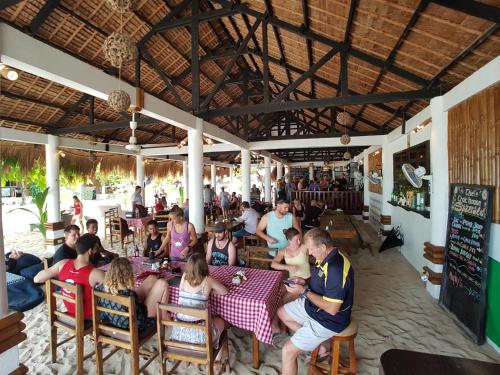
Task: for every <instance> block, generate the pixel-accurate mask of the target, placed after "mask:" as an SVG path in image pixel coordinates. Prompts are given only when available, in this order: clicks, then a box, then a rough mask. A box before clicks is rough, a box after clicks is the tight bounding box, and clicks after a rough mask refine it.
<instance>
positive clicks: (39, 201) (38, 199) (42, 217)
mask: <svg viewBox="0 0 500 375" xmlns="http://www.w3.org/2000/svg"><path fill="white" fill-rule="evenodd" d="M48 193H49V188H48V187H46V188H45V189H44V190H43V191H39V192H38V193H36V194H35V195H34V196H33V203H35V205H36V208H37V210H38V214H36V213H34V212H33V211H31V210H29V209H27V208H25V207H18V208H14V209H13V210H11V211H9V213H10V212H12V211H15V210H23V211H26V212H29V213H31V214H33V215H35V217H36V218H37V219H38V221H39V222H38V223H36V224H35V226H36V227H37V228H38V230H39V231H40V233H41V234H42V236H43V237H45V236H46V235H47V229H46V228H45V224H46V223H47V203H46V200H47V194H48Z"/></svg>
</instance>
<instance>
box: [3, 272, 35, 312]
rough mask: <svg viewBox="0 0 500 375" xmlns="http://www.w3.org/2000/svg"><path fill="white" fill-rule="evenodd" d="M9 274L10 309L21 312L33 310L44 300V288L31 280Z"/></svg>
mask: <svg viewBox="0 0 500 375" xmlns="http://www.w3.org/2000/svg"><path fill="white" fill-rule="evenodd" d="M6 274H7V300H8V301H9V309H10V310H14V311H19V312H24V311H27V310H31V309H32V308H34V307H36V306H38V305H39V304H40V303H42V302H43V300H44V294H43V291H42V288H40V287H38V286H36V285H35V284H34V283H33V282H32V281H31V280H28V279H27V278H25V277H23V276H19V275H16V274H13V273H10V272H6Z"/></svg>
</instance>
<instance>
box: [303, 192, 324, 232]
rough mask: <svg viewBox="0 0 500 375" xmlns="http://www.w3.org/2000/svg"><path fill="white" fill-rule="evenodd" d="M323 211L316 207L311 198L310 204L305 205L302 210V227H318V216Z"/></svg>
mask: <svg viewBox="0 0 500 375" xmlns="http://www.w3.org/2000/svg"><path fill="white" fill-rule="evenodd" d="M322 213H323V210H322V209H321V208H319V207H318V205H317V203H316V201H315V200H314V199H313V200H312V201H311V205H310V206H308V207H306V209H305V210H304V219H303V221H302V229H311V228H316V227H319V224H320V219H319V216H320V215H321V214H322Z"/></svg>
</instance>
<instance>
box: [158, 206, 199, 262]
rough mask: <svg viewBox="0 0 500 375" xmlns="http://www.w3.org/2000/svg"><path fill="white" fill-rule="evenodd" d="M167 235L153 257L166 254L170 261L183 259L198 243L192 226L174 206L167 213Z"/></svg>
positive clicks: (182, 212)
mask: <svg viewBox="0 0 500 375" xmlns="http://www.w3.org/2000/svg"><path fill="white" fill-rule="evenodd" d="M169 216H170V221H169V222H168V224H167V233H166V234H165V239H164V240H163V243H162V244H161V246H160V248H159V249H158V250H156V251H155V256H161V255H163V254H166V255H168V256H170V258H172V259H185V258H187V257H188V256H189V254H190V253H191V248H192V247H193V246H194V245H196V244H197V243H198V238H197V237H196V230H195V229H194V225H193V224H191V223H190V222H189V221H187V220H186V218H185V216H184V211H183V210H182V208H180V207H179V206H174V207H172V209H171V210H170V213H169Z"/></svg>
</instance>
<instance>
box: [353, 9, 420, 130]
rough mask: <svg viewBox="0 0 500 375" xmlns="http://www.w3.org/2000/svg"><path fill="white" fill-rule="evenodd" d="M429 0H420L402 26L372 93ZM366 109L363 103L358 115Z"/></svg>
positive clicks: (354, 123) (392, 62) (371, 91)
mask: <svg viewBox="0 0 500 375" xmlns="http://www.w3.org/2000/svg"><path fill="white" fill-rule="evenodd" d="M429 2H430V0H421V1H420V3H419V4H418V6H417V8H416V9H415V11H414V12H413V15H412V16H411V18H410V21H409V22H408V23H407V25H406V27H405V28H404V30H403V32H402V33H401V35H400V36H399V39H398V40H397V41H396V44H395V45H394V47H393V48H392V50H391V52H390V53H389V56H387V64H386V65H385V66H384V67H382V69H380V72H379V74H378V76H377V79H376V80H375V82H374V84H373V85H372V88H371V90H370V93H374V92H375V90H376V89H377V87H378V85H379V83H380V81H381V80H382V77H383V76H384V74H385V73H386V71H387V69H389V67H390V66H392V64H394V60H395V59H396V54H397V52H398V50H399V48H401V46H402V45H403V43H404V41H405V40H406V38H407V37H408V35H409V34H410V32H411V30H412V29H413V27H414V26H415V24H416V23H417V21H418V19H419V18H420V15H421V14H422V13H423V12H424V11H425V8H426V7H427V5H429ZM365 109H366V105H363V106H362V107H361V108H360V110H359V111H358V113H357V114H358V115H362V114H363V112H364V110H365ZM356 124H357V120H354V122H353V123H352V126H351V129H354V128H355V127H356Z"/></svg>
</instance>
